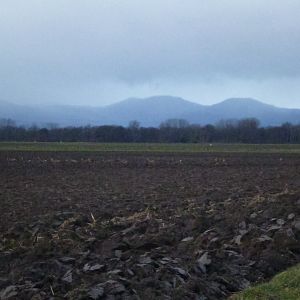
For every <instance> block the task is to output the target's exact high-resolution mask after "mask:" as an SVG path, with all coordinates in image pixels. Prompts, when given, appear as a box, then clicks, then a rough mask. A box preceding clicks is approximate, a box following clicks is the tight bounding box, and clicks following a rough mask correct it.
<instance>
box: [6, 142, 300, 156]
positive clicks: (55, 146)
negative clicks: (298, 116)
mask: <svg viewBox="0 0 300 300" xmlns="http://www.w3.org/2000/svg"><path fill="white" fill-rule="evenodd" d="M0 151H79V152H88V151H91V152H97V151H99V152H102V151H108V152H110V151H112V152H114V151H122V152H186V153H189V152H191V153H195V152H196V153H197V152H199V153H207V152H213V153H218V152H221V153H224V152H238V153H248V152H249V153H298V154H300V145H288V144H285V145H271V144H266V145H255V144H251V145H250V144H249V145H248V144H212V145H209V144H159V143H151V144H149V143H148V144H147V143H145V144H143V143H139V144H138V143H77V142H73V143H57V142H53V143H41V142H28V143H25V142H0Z"/></svg>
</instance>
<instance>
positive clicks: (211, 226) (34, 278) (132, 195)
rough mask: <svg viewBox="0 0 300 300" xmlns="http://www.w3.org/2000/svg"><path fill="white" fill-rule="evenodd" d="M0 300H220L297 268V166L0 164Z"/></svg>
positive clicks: (98, 159) (5, 160)
mask: <svg viewBox="0 0 300 300" xmlns="http://www.w3.org/2000/svg"><path fill="white" fill-rule="evenodd" d="M0 207H1V218H0V299H1V300H2V299H34V300H39V299H110V300H113V299H116V300H117V299H141V300H144V299H145V300H147V299H149V300H150V299H197V300H205V299H208V300H210V299H212V300H214V299H226V298H228V297H229V296H230V295H231V294H233V293H235V292H237V291H240V290H243V289H245V288H246V287H248V286H249V285H252V284H253V283H256V282H261V281H263V280H266V279H269V278H270V277H272V276H273V275H275V274H276V273H278V272H279V271H282V270H284V269H286V268H287V267H289V266H292V265H295V264H297V263H299V262H300V156H299V155H288V154H268V155H266V154H251V155H250V154H248V155H247V154H234V153H232V154H163V153H161V154H158V153H157V154H154V153H153V154H151V153H147V154H146V153H145V154H137V153H136V154H135V153H131V154H128V153H53V152H0Z"/></svg>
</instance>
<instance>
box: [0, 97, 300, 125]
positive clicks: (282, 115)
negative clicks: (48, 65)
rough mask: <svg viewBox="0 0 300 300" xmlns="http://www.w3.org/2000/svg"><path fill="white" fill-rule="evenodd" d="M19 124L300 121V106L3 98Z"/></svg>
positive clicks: (3, 113)
mask: <svg viewBox="0 0 300 300" xmlns="http://www.w3.org/2000/svg"><path fill="white" fill-rule="evenodd" d="M1 118H11V119H13V120H15V121H16V122H17V124H18V125H25V126H30V125H32V124H36V125H39V126H45V125H46V124H47V123H56V124H58V125H60V126H83V125H87V124H90V125H123V126H127V125H128V123H129V122H130V121H132V120H137V121H139V122H140V123H141V125H142V126H154V127H156V126H159V124H160V123H161V122H163V121H165V120H167V119H174V118H176V119H185V120H187V121H188V122H190V123H193V124H201V125H206V124H215V123H216V122H218V121H220V120H226V119H243V118H257V119H258V120H259V121H260V122H261V125H262V126H273V125H281V124H282V123H285V122H290V123H292V124H300V109H289V108H279V107H276V106H273V105H269V104H266V103H263V102H260V101H258V100H255V99H251V98H231V99H227V100H225V101H223V102H220V103H217V104H214V105H201V104H198V103H194V102H191V101H187V100H185V99H182V98H179V97H172V96H153V97H149V98H129V99H126V100H123V101H121V102H118V103H115V104H111V105H108V106H104V107H89V106H72V105H45V106H42V105H39V106H30V105H18V104H12V103H8V102H4V101H0V119H1Z"/></svg>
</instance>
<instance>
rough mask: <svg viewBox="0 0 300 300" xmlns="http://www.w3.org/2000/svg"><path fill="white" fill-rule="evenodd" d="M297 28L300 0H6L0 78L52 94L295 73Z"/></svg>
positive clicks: (0, 10)
mask: <svg viewBox="0 0 300 300" xmlns="http://www.w3.org/2000/svg"><path fill="white" fill-rule="evenodd" d="M299 27H300V2H299V1H298V0H286V1H284V2H283V1H278V0H266V1H258V0H254V1H253V0H252V1H250V0H245V1H240V0H230V1H229V0H187V1H182V0H151V1H150V0H126V1H121V0H101V1H98V0H89V1H84V0H63V1H61V0H51V1H38V0H28V1H21V0H19V1H17V0H9V1H8V0H4V1H1V3H0V41H1V47H0V66H1V68H0V81H1V82H2V84H1V83H0V84H1V89H2V91H3V94H4V96H7V97H12V98H18V97H19V96H17V92H15V93H14V91H13V87H15V89H16V87H18V89H19V92H20V93H21V92H22V91H23V92H24V96H25V97H26V96H27V98H30V97H31V95H32V98H37V97H40V98H43V97H44V98H49V97H51V98H54V100H55V98H56V99H59V97H66V95H67V94H68V93H69V96H68V97H72V94H73V95H74V97H75V98H76V94H77V95H78V90H80V88H81V87H82V90H81V92H79V94H82V95H84V91H86V90H87V89H88V87H91V86H94V87H95V88H94V89H95V90H97V91H99V90H101V87H102V88H105V87H108V86H114V84H115V87H116V88H120V89H121V90H123V91H124V92H125V90H130V89H131V90H133V91H141V90H143V91H146V90H147V89H148V88H145V85H147V84H149V85H150V86H151V85H152V86H154V85H155V84H156V83H157V82H158V83H159V82H162V85H165V86H170V85H172V83H173V85H174V86H176V85H178V84H179V83H180V84H184V83H185V84H186V86H185V87H183V89H185V90H186V87H187V86H188V83H189V82H195V84H197V83H196V82H198V84H199V82H200V83H201V85H202V84H205V82H211V81H214V80H217V79H218V78H219V77H222V78H225V79H226V80H227V81H231V80H250V81H252V80H256V81H262V80H278V79H280V78H284V79H286V78H298V77H300V60H299V59H297V58H298V55H299V54H298V53H300V30H299ZM107 82H109V84H107ZM165 82H168V85H167V84H165ZM124 85H127V86H128V87H127V88H124ZM209 86H210V84H209ZM166 89H168V88H166ZM53 90H55V92H54V91H53ZM149 90H151V89H149ZM152 90H153V91H155V88H152ZM175 90H176V89H175ZM76 91H77V92H76ZM88 94H93V93H88ZM88 94H87V95H88ZM95 94H96V92H95ZM104 94H107V92H104V93H102V95H104ZM99 95H101V92H99ZM212 95H213V94H212ZM95 96H96V95H95ZM128 96H130V95H128ZM242 96H243V95H242ZM245 96H248V95H245ZM0 97H1V95H0ZM199 98H201V96H200V95H199Z"/></svg>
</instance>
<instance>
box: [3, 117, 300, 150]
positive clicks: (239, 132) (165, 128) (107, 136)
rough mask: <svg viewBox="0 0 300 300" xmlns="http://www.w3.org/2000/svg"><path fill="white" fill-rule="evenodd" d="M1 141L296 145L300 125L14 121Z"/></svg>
mask: <svg viewBox="0 0 300 300" xmlns="http://www.w3.org/2000/svg"><path fill="white" fill-rule="evenodd" d="M0 141H23V142H34V141H36V142H104V143H109V142H126V143H130V142H135V143H251V144H264V143H265V144H269V143H270V144H287V143H291V144H298V143H300V125H292V124H290V123H285V124H282V125H281V126H270V127H261V126H260V124H259V121H258V120H257V119H253V118H249V119H242V120H224V121H220V122H218V123H217V124H215V125H205V126H201V125H196V124H189V123H188V122H187V121H186V120H182V119H170V120H167V121H165V122H163V123H161V124H160V126H159V127H142V126H140V124H139V122H137V121H131V122H130V123H129V125H128V126H127V127H124V126H116V125H105V126H81V127H59V126H57V125H55V124H49V125H48V126H44V127H38V126H31V127H24V126H17V125H16V123H15V122H14V121H13V120H10V119H2V120H0Z"/></svg>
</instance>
